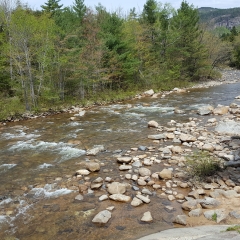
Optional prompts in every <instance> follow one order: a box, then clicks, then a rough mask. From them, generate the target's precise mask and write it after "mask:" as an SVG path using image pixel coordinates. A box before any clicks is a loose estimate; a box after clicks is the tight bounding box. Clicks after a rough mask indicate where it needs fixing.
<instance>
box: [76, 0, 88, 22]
mask: <svg viewBox="0 0 240 240" xmlns="http://www.w3.org/2000/svg"><path fill="white" fill-rule="evenodd" d="M73 10H74V11H75V12H76V13H77V16H78V18H79V19H80V21H82V19H83V17H84V15H85V14H86V10H87V8H86V6H85V4H84V0H75V3H74V5H73Z"/></svg>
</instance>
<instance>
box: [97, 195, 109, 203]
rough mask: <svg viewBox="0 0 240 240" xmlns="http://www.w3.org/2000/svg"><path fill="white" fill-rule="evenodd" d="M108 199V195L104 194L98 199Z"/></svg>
mask: <svg viewBox="0 0 240 240" xmlns="http://www.w3.org/2000/svg"><path fill="white" fill-rule="evenodd" d="M107 199H108V195H102V196H100V197H99V198H98V200H99V201H100V202H102V201H105V200H107Z"/></svg>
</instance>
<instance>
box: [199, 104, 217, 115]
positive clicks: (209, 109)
mask: <svg viewBox="0 0 240 240" xmlns="http://www.w3.org/2000/svg"><path fill="white" fill-rule="evenodd" d="M213 109H214V108H213V107H212V106H211V105H206V106H203V107H200V108H199V109H198V114H199V115H209V114H211V113H212V111H213Z"/></svg>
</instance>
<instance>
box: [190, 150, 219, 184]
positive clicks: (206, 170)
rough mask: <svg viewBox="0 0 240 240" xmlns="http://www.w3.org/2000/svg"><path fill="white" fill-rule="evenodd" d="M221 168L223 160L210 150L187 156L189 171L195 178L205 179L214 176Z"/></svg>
mask: <svg viewBox="0 0 240 240" xmlns="http://www.w3.org/2000/svg"><path fill="white" fill-rule="evenodd" d="M221 169H222V165H221V161H220V160H219V159H218V158H215V157H213V156H211V155H210V154H209V153H208V152H200V151H199V152H195V153H194V154H193V155H191V156H189V157H188V158H187V172H188V174H189V176H190V177H192V178H195V179H201V180H204V178H205V177H207V176H212V175H214V174H215V173H216V172H217V171H221Z"/></svg>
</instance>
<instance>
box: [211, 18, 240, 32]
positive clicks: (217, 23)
mask: <svg viewBox="0 0 240 240" xmlns="http://www.w3.org/2000/svg"><path fill="white" fill-rule="evenodd" d="M211 23H212V24H213V27H214V28H216V27H226V28H228V29H232V28H233V27H234V26H235V27H237V26H240V16H239V17H234V18H232V17H231V15H223V16H220V17H216V18H213V19H212V20H211Z"/></svg>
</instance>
